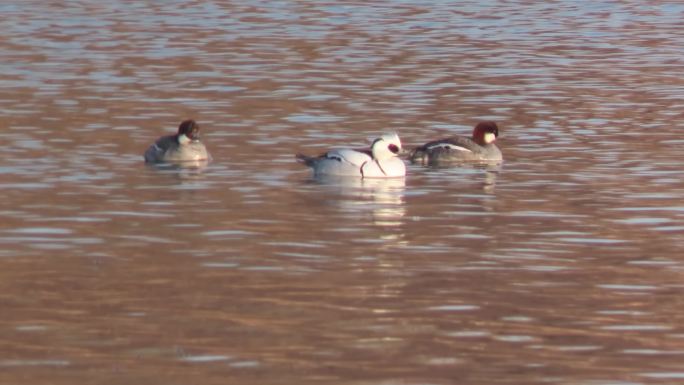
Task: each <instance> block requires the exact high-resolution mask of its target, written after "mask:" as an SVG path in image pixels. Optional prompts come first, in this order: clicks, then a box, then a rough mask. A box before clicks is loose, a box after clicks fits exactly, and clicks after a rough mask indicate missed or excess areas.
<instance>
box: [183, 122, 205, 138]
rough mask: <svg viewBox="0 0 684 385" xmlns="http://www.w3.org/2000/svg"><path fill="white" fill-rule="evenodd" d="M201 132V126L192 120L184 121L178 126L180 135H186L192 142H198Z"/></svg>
mask: <svg viewBox="0 0 684 385" xmlns="http://www.w3.org/2000/svg"><path fill="white" fill-rule="evenodd" d="M199 130H200V126H199V124H197V123H196V122H195V121H194V120H192V119H188V120H184V121H183V122H182V123H181V124H180V126H178V135H185V136H186V137H187V138H188V139H190V140H198V139H199Z"/></svg>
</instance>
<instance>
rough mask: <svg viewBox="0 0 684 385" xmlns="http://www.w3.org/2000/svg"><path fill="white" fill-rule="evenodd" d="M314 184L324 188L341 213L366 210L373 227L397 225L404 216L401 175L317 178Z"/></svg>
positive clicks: (356, 213)
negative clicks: (388, 176) (393, 176)
mask: <svg viewBox="0 0 684 385" xmlns="http://www.w3.org/2000/svg"><path fill="white" fill-rule="evenodd" d="M313 181H314V183H316V184H318V185H320V186H322V187H324V188H325V189H326V190H328V191H327V193H328V194H327V195H328V196H331V197H333V198H334V200H333V202H334V203H335V205H336V206H338V207H339V208H340V209H341V210H342V211H343V212H344V213H350V214H353V215H354V216H357V215H358V214H359V213H370V215H371V219H372V222H373V224H375V225H377V226H390V227H395V226H400V225H401V224H402V223H403V218H404V216H405V215H406V205H405V189H406V179H405V178H350V177H336V176H325V177H317V178H315V179H314V180H313Z"/></svg>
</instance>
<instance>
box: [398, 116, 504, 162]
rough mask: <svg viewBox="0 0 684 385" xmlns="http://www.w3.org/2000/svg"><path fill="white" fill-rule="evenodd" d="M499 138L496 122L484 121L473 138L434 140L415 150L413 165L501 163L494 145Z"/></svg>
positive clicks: (458, 137) (477, 126)
mask: <svg viewBox="0 0 684 385" xmlns="http://www.w3.org/2000/svg"><path fill="white" fill-rule="evenodd" d="M498 137H499V127H498V126H497V125H496V123H495V122H492V121H484V122H480V123H478V124H477V125H476V126H475V128H474V129H473V135H472V136H471V137H465V136H452V137H450V138H445V139H439V140H434V141H432V142H428V143H425V144H424V145H422V146H419V147H416V148H414V149H413V150H412V151H411V152H410V155H409V159H411V162H413V163H421V164H425V165H440V164H448V163H469V162H470V163H472V162H475V163H500V162H501V161H503V155H502V154H501V150H499V148H498V147H497V146H496V144H494V142H495V141H496V139H497V138H498Z"/></svg>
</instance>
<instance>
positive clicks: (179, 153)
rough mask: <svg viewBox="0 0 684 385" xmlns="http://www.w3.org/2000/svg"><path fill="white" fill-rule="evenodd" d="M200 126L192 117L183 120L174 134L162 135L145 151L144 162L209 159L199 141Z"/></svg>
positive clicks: (202, 144) (205, 149)
mask: <svg viewBox="0 0 684 385" xmlns="http://www.w3.org/2000/svg"><path fill="white" fill-rule="evenodd" d="M199 133H200V126H199V124H197V122H195V121H194V120H192V119H188V120H184V121H183V122H181V124H180V125H179V126H178V132H177V133H176V134H174V135H167V136H162V137H161V138H159V139H157V140H156V141H155V142H154V143H152V145H150V147H148V148H147V151H145V162H148V163H161V162H169V163H177V162H196V161H209V160H210V159H211V155H209V152H208V151H207V148H206V147H205V146H204V143H202V142H201V141H200V134H199Z"/></svg>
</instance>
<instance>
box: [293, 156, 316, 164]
mask: <svg viewBox="0 0 684 385" xmlns="http://www.w3.org/2000/svg"><path fill="white" fill-rule="evenodd" d="M295 158H296V159H297V162H299V163H303V164H305V165H307V166H309V167H313V165H314V160H315V159H316V158H314V157H313V156H308V155H304V154H302V153H297V154H296V155H295Z"/></svg>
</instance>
